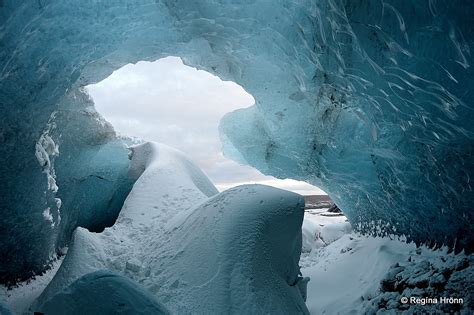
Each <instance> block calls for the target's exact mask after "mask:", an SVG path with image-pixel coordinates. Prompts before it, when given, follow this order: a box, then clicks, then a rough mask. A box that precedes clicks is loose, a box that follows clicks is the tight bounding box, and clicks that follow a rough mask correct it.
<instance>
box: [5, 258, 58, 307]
mask: <svg viewBox="0 0 474 315" xmlns="http://www.w3.org/2000/svg"><path fill="white" fill-rule="evenodd" d="M63 260H64V256H61V257H60V258H59V259H57V260H55V261H54V262H53V264H52V265H51V268H50V269H48V270H47V271H46V272H45V273H44V274H42V275H40V276H36V277H35V278H34V279H31V280H28V281H25V282H22V283H19V284H18V285H16V286H13V287H11V288H7V287H5V286H4V285H0V306H1V304H4V305H6V306H8V308H9V309H10V310H11V311H12V312H14V313H15V314H23V313H24V312H26V311H27V310H28V307H29V306H30V305H31V303H33V301H34V300H36V299H37V298H38V296H40V294H41V292H43V290H44V288H46V286H47V285H48V283H49V282H50V281H51V279H53V277H54V275H55V274H56V272H57V271H58V269H59V267H60V266H61V263H62V262H63ZM0 315H3V313H2V310H1V308H0Z"/></svg>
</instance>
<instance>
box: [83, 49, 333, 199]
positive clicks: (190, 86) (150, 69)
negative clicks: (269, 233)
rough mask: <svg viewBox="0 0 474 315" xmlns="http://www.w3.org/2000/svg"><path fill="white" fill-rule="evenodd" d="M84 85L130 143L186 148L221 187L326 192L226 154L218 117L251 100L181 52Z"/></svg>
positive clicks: (235, 87)
mask: <svg viewBox="0 0 474 315" xmlns="http://www.w3.org/2000/svg"><path fill="white" fill-rule="evenodd" d="M85 90H86V92H87V93H88V94H89V95H90V96H91V98H92V99H93V101H94V106H95V109H96V110H97V111H98V112H99V114H101V115H102V116H103V117H104V118H105V119H106V120H107V121H108V122H110V123H111V124H112V125H113V127H114V129H115V131H116V132H117V134H118V135H119V136H120V137H121V138H122V139H124V140H126V141H127V142H128V143H129V144H138V143H141V142H143V141H153V142H158V143H163V144H166V145H169V146H171V147H174V148H176V149H178V150H180V151H182V152H184V153H185V154H186V155H187V156H188V157H189V158H191V160H193V161H194V162H196V163H197V165H198V166H199V167H200V168H201V169H203V171H204V172H205V173H206V174H207V175H208V176H209V178H210V179H211V181H212V182H213V183H214V184H215V185H216V187H217V188H218V190H219V191H223V190H226V189H229V188H231V187H234V186H237V185H242V184H252V183H257V184H265V185H269V186H274V187H278V188H282V189H286V190H290V191H293V192H296V193H299V194H301V195H326V193H325V192H324V191H322V190H321V189H319V188H317V187H315V186H313V185H310V184H308V183H305V182H301V181H297V180H293V179H277V178H275V177H272V176H265V175H263V174H262V173H260V172H259V171H258V170H256V169H255V168H253V167H251V166H248V165H243V164H240V163H238V162H235V161H233V160H231V159H228V158H226V157H225V156H224V154H223V153H222V147H221V146H222V145H221V141H220V139H219V131H218V125H219V122H220V120H221V118H222V117H223V116H224V115H225V114H226V113H228V112H231V111H234V110H237V109H240V108H246V107H249V106H251V105H253V104H254V103H255V100H254V98H253V97H252V95H250V94H249V93H248V92H246V91H245V90H244V88H243V87H241V86H240V85H238V84H237V83H234V82H232V81H223V80H221V79H220V78H219V77H217V76H215V75H212V74H210V73H209V72H206V71H204V70H198V69H196V68H193V67H190V66H187V65H185V64H184V63H183V61H182V59H181V58H179V57H175V56H168V57H165V58H161V59H158V60H156V61H153V62H149V61H139V62H137V63H135V64H127V65H125V66H123V67H121V68H120V69H118V70H116V71H114V72H113V73H112V74H111V75H110V76H108V77H107V78H105V79H104V80H102V81H100V82H98V83H95V84H91V85H88V86H86V88H85Z"/></svg>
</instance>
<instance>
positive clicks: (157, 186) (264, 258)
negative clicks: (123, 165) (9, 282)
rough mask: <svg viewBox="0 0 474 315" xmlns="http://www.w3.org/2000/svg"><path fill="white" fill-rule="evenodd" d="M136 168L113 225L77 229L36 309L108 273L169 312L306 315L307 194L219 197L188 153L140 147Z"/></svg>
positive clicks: (258, 191)
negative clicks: (302, 272) (303, 246)
mask: <svg viewBox="0 0 474 315" xmlns="http://www.w3.org/2000/svg"><path fill="white" fill-rule="evenodd" d="M134 159H135V161H134ZM131 164H132V167H131V170H130V172H131V174H132V175H135V176H138V175H139V174H141V176H140V177H139V178H138V180H137V181H136V183H135V185H134V187H133V189H132V191H131V192H130V194H129V196H128V197H127V199H126V201H125V203H124V206H123V208H122V211H121V213H120V215H119V218H118V219H117V222H116V224H115V225H114V226H113V227H111V228H108V229H106V230H105V231H104V232H103V233H90V232H88V231H87V230H85V229H81V228H78V229H77V230H76V232H75V233H74V237H73V241H72V243H71V245H70V248H69V251H68V254H67V256H66V258H65V259H64V263H63V265H62V266H61V268H60V269H59V271H58V273H57V275H56V276H55V278H54V279H53V280H52V281H51V283H50V284H49V285H48V287H47V288H46V289H45V291H44V292H43V294H42V295H41V296H40V297H39V299H38V300H37V301H36V303H35V304H34V305H33V306H32V307H31V308H30V310H31V311H38V310H41V308H42V305H46V304H48V300H50V299H52V298H53V297H54V296H55V295H56V294H58V293H59V292H64V289H65V288H66V287H68V286H70V285H71V284H72V283H73V282H74V281H76V280H77V279H79V278H80V277H82V276H84V275H86V274H88V273H91V272H94V271H98V270H101V269H107V270H111V271H113V272H116V273H118V274H122V275H125V276H127V277H130V278H131V279H132V280H134V281H135V282H137V283H139V284H140V285H141V286H143V288H145V289H146V290H147V291H148V292H150V293H151V294H153V295H155V296H156V297H157V299H158V300H159V301H160V302H161V303H163V304H164V305H165V306H166V307H167V308H169V309H170V311H171V312H172V313H177V314H182V313H196V314H204V313H215V314H220V313H229V312H231V310H232V311H234V312H239V310H240V311H242V312H251V313H264V312H267V313H275V312H277V311H280V312H281V311H284V312H286V313H291V312H293V313H294V312H297V313H307V310H306V306H305V304H304V301H303V296H304V291H305V287H306V285H305V281H304V280H303V279H302V278H301V277H299V276H298V273H299V267H298V257H299V255H300V252H299V242H300V241H301V234H300V226H301V223H302V220H303V213H304V212H303V208H304V200H303V198H302V197H301V196H299V195H297V194H294V193H291V192H288V191H283V190H279V189H276V188H272V187H267V186H261V185H246V186H239V187H236V188H233V189H230V190H227V191H225V192H222V193H220V194H218V192H217V190H216V189H215V187H214V186H213V184H212V183H211V182H210V181H209V180H208V179H207V177H206V176H205V175H204V174H203V173H202V171H201V170H200V169H199V168H198V167H196V166H195V165H194V164H193V163H192V162H190V161H189V160H188V159H186V157H185V156H184V155H183V154H182V153H180V152H178V151H176V150H174V149H172V148H169V147H167V146H164V145H159V144H153V143H145V144H142V145H140V146H137V147H135V148H134V149H133V153H132V163H131ZM48 305H51V304H48Z"/></svg>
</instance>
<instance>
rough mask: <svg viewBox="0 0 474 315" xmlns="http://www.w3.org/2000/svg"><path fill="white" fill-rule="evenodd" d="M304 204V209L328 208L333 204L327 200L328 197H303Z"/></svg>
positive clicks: (329, 199)
mask: <svg viewBox="0 0 474 315" xmlns="http://www.w3.org/2000/svg"><path fill="white" fill-rule="evenodd" d="M304 202H305V206H304V208H305V209H321V208H329V207H331V206H332V205H333V204H334V202H332V200H331V198H329V196H328V195H310V196H304Z"/></svg>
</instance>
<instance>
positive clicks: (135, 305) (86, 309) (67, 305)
mask: <svg viewBox="0 0 474 315" xmlns="http://www.w3.org/2000/svg"><path fill="white" fill-rule="evenodd" d="M41 311H42V312H44V313H45V314H58V315H62V314H71V315H72V314H78V315H79V314H91V315H99V314H147V315H149V314H157V315H159V314H169V312H168V311H167V310H166V308H165V307H164V306H163V305H161V304H160V303H159V302H157V301H156V300H155V298H154V297H153V296H152V295H151V294H150V293H148V292H146V291H145V290H143V289H142V288H141V287H140V286H138V285H137V284H135V283H133V281H131V280H130V279H128V278H126V277H123V276H120V275H117V274H114V273H111V272H110V271H106V270H101V271H96V272H93V273H90V274H87V275H85V276H82V277H81V278H79V279H78V280H76V281H75V282H73V283H72V284H71V285H70V286H68V287H67V288H65V289H64V290H62V291H61V292H60V293H58V294H57V295H55V296H54V297H52V298H51V299H49V300H48V301H46V302H45V303H44V305H43V306H42V307H41Z"/></svg>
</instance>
